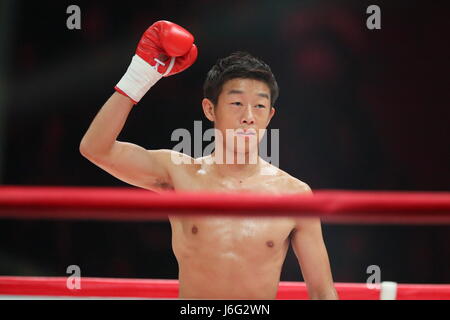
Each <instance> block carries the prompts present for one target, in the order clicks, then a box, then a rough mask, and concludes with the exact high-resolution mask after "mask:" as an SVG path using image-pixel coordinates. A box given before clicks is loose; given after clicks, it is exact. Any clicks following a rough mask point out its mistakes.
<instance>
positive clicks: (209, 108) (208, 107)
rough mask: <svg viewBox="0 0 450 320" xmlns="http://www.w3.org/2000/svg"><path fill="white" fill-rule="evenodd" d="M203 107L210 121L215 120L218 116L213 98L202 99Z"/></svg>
mask: <svg viewBox="0 0 450 320" xmlns="http://www.w3.org/2000/svg"><path fill="white" fill-rule="evenodd" d="M202 108H203V113H204V114H205V116H206V118H208V120H209V121H211V122H214V120H215V119H216V117H215V114H214V104H213V103H212V102H211V100H209V99H207V98H204V99H203V100H202Z"/></svg>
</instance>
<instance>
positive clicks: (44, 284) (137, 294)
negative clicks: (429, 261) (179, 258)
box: [0, 276, 450, 300]
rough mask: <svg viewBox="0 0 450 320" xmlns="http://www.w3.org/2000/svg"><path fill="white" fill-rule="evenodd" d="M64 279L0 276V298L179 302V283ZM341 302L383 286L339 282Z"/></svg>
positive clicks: (298, 292)
mask: <svg viewBox="0 0 450 320" xmlns="http://www.w3.org/2000/svg"><path fill="white" fill-rule="evenodd" d="M67 279H68V278H63V277H5V276H0V297H1V295H10V296H41V297H42V296H46V297H104V298H152V299H177V298H178V280H161V279H112V278H83V277H82V278H81V282H80V289H68V286H67ZM334 285H335V288H336V291H337V292H338V294H339V298H340V299H341V300H378V299H380V286H379V285H378V286H376V287H374V288H369V287H368V286H367V285H366V284H365V283H335V284H334ZM276 299H277V300H305V299H308V292H307V288H306V285H305V283H304V282H294V281H281V282H280V284H279V288H278V293H277V297H276ZM396 299H397V300H435V299H439V300H450V285H445V284H398V288H397V293H396Z"/></svg>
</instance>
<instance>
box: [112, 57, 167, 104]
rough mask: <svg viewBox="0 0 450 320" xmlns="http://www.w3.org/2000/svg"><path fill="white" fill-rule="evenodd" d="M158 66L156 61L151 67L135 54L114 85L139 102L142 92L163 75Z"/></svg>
mask: <svg viewBox="0 0 450 320" xmlns="http://www.w3.org/2000/svg"><path fill="white" fill-rule="evenodd" d="M158 66H159V63H158V62H157V63H156V64H155V66H154V67H152V66H151V65H149V64H148V63H147V62H146V61H144V60H143V59H142V58H141V57H139V56H138V55H136V54H135V55H134V56H133V59H131V63H130V66H129V67H128V69H127V71H126V72H125V74H124V75H123V77H122V79H120V81H119V83H117V85H116V86H117V87H118V88H119V89H120V90H122V91H123V92H124V93H126V94H127V95H128V96H129V97H130V98H131V99H133V100H134V101H136V102H139V100H141V98H142V97H143V96H144V94H145V93H146V92H147V91H148V90H149V89H150V88H151V87H152V86H153V85H154V84H155V83H156V82H157V81H158V80H159V79H161V78H162V77H163V75H162V74H160V73H159V72H158V71H157V68H158ZM170 69H171V68H170Z"/></svg>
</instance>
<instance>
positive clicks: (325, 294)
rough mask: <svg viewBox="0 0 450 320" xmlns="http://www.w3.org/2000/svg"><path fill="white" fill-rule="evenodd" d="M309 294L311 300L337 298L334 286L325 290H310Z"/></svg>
mask: <svg viewBox="0 0 450 320" xmlns="http://www.w3.org/2000/svg"><path fill="white" fill-rule="evenodd" d="M309 296H310V298H311V300H339V296H338V294H337V292H336V289H335V288H334V287H332V288H330V289H327V290H320V291H317V292H310V293H309Z"/></svg>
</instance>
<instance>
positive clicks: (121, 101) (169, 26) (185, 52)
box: [80, 21, 197, 189]
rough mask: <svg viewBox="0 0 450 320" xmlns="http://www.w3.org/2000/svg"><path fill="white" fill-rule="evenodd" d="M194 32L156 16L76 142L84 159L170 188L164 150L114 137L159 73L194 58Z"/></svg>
mask: <svg viewBox="0 0 450 320" xmlns="http://www.w3.org/2000/svg"><path fill="white" fill-rule="evenodd" d="M193 41H194V38H193V36H192V35H191V34H190V33H189V32H188V31H186V30H185V29H183V28H182V27H180V26H178V25H176V24H174V23H171V22H169V21H158V22H156V23H154V24H153V25H152V26H150V28H148V29H147V30H146V31H145V33H144V35H143V36H142V38H141V40H140V42H139V44H138V47H137V49H136V54H135V55H134V57H133V59H132V62H131V64H130V66H129V67H128V70H127V72H126V73H125V75H124V76H123V77H122V79H121V80H120V81H119V83H118V84H117V85H116V87H115V89H116V91H117V92H115V93H114V94H113V95H112V96H111V97H110V98H109V99H108V101H107V102H106V103H105V104H104V105H103V107H102V108H101V109H100V111H99V112H98V114H97V115H96V117H95V118H94V120H93V121H92V123H91V125H90V127H89V129H88V130H87V132H86V134H85V135H84V137H83V139H82V140H81V143H80V152H81V154H82V155H83V156H85V157H86V158H87V159H89V160H90V161H92V162H93V163H95V164H96V165H98V166H99V167H101V168H102V169H104V170H105V171H107V172H109V173H110V174H112V175H114V176H115V177H117V178H119V179H121V180H123V181H125V182H127V183H130V184H132V185H136V186H139V187H143V188H149V189H160V188H164V189H166V188H170V176H169V173H168V169H167V166H168V164H170V159H171V157H170V154H171V151H169V150H146V149H144V148H142V147H140V146H137V145H135V144H132V143H127V142H120V141H117V137H118V135H119V134H120V132H121V131H122V129H123V126H124V124H125V121H126V119H127V117H128V115H129V113H130V112H131V110H132V109H133V105H134V104H136V103H138V102H139V100H140V99H141V98H142V97H143V96H144V94H145V93H146V92H147V91H148V90H149V89H150V88H151V87H152V86H153V85H154V84H155V83H156V82H157V81H158V80H159V79H161V78H162V77H164V76H170V75H173V74H176V73H178V72H181V71H183V70H185V69H186V68H188V67H189V66H190V65H192V63H194V61H195V59H196V58H197V48H196V46H195V45H194V44H193Z"/></svg>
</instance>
